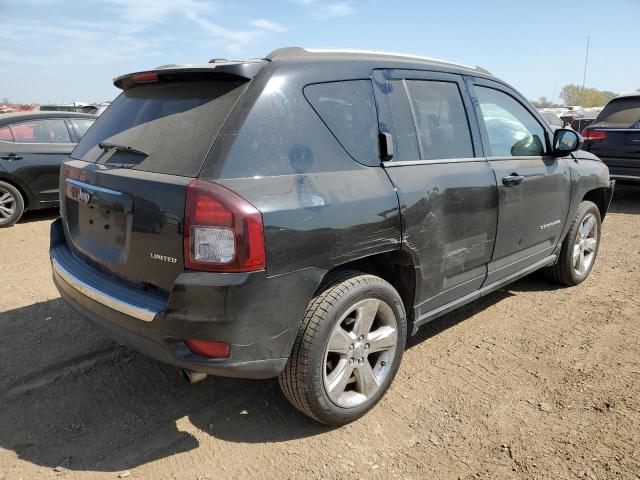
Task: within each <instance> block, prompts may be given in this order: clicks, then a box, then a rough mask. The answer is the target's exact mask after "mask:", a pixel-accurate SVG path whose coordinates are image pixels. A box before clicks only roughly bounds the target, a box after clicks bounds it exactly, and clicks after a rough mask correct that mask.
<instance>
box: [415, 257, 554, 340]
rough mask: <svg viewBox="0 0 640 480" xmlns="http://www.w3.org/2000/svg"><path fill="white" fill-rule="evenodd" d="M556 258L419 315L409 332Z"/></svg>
mask: <svg viewBox="0 0 640 480" xmlns="http://www.w3.org/2000/svg"><path fill="white" fill-rule="evenodd" d="M557 258H558V257H557V255H549V256H548V257H546V258H543V259H542V260H538V261H537V262H536V263H534V264H531V265H529V266H528V267H525V268H523V269H522V270H519V271H517V272H515V273H512V274H511V275H509V276H507V277H504V278H501V279H500V280H498V281H497V282H494V283H491V284H489V285H486V286H484V287H482V288H480V289H479V290H476V291H475V292H471V293H469V294H467V295H465V296H464V297H460V298H458V299H457V300H454V301H453V302H449V303H447V304H446V305H443V306H441V307H438V308H436V309H434V310H431V311H429V312H426V313H424V314H422V315H420V317H418V318H417V319H416V320H415V321H414V322H413V330H412V331H411V335H415V334H416V332H417V331H418V329H419V328H420V327H421V326H423V325H425V324H426V323H429V322H430V321H432V320H435V319H436V318H438V317H440V316H442V315H444V314H446V313H449V312H450V311H452V310H455V309H457V308H459V307H462V306H463V305H466V304H467V303H471V302H473V301H474V300H477V299H479V298H481V297H484V296H485V295H487V294H488V293H491V292H494V291H496V290H498V289H499V288H502V287H504V286H505V285H508V284H510V283H513V282H514V281H516V280H518V279H520V278H522V277H525V276H527V275H529V274H530V273H533V272H535V271H536V270H539V269H541V268H543V267H547V266H549V265H553V264H554V263H555V262H556V259H557Z"/></svg>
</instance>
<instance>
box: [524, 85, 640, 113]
mask: <svg viewBox="0 0 640 480" xmlns="http://www.w3.org/2000/svg"><path fill="white" fill-rule="evenodd" d="M638 91H640V88H639V89H638ZM616 95H618V94H617V93H615V92H610V91H609V90H598V89H597V88H582V87H580V86H579V85H574V84H573V83H570V84H568V85H565V86H564V87H562V90H560V95H559V96H560V98H561V99H562V101H563V103H562V104H558V103H555V102H553V101H551V100H549V99H548V98H547V97H540V98H539V99H538V100H532V101H531V103H532V104H533V106H534V107H536V108H553V107H563V106H566V105H580V106H582V107H603V106H605V105H606V104H607V103H608V102H609V100H611V99H612V98H614V97H615V96H616Z"/></svg>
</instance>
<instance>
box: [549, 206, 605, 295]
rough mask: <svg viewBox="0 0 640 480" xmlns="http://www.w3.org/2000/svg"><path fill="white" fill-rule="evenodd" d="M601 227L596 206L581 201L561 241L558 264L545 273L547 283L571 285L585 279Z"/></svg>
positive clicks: (595, 252) (593, 258) (594, 258)
mask: <svg viewBox="0 0 640 480" xmlns="http://www.w3.org/2000/svg"><path fill="white" fill-rule="evenodd" d="M601 225H602V220H601V219H600V210H598V207H597V206H596V204H595V203H593V202H589V201H584V202H582V203H581V204H580V205H579V206H578V210H577V211H576V214H575V216H574V218H573V223H572V224H571V227H570V228H569V232H567V236H566V237H565V239H564V242H562V249H561V250H560V258H559V259H558V263H556V264H555V265H552V266H551V267H549V268H547V269H546V270H545V273H546V274H547V276H548V277H549V278H550V279H551V280H553V281H555V282H558V283H564V284H565V285H569V286H573V285H578V284H579V283H582V282H583V281H584V280H585V279H586V278H587V277H588V276H589V273H590V272H591V269H592V268H593V264H594V262H595V260H596V255H597V254H598V247H599V246H600V230H601Z"/></svg>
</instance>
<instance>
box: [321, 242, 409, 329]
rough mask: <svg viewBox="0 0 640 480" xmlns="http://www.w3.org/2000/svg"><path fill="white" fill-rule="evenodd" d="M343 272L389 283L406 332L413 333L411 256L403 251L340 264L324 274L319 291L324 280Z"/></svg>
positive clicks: (394, 251) (379, 254)
mask: <svg viewBox="0 0 640 480" xmlns="http://www.w3.org/2000/svg"><path fill="white" fill-rule="evenodd" d="M343 270H357V271H359V272H362V273H368V274H371V275H376V276H378V277H380V278H382V279H383V280H386V281H387V282H389V283H390V284H391V285H392V286H393V288H395V289H396V291H397V292H398V294H399V295H400V298H402V303H403V305H404V309H405V312H406V314H407V332H412V331H413V320H414V318H415V315H414V308H413V307H414V304H415V296H416V278H417V276H416V267H415V264H414V262H413V258H412V257H411V255H410V254H409V253H408V252H406V251H404V250H393V251H391V252H385V253H378V254H375V255H371V256H368V257H363V258H359V259H358V260H354V261H351V262H348V263H344V264H341V265H339V266H336V267H335V268H333V269H331V270H329V271H327V272H326V274H325V276H324V277H323V279H322V281H321V282H320V287H319V289H322V288H323V286H324V284H325V279H326V278H327V277H329V276H330V275H334V274H335V273H336V272H340V271H343Z"/></svg>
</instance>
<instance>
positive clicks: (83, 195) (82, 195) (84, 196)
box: [78, 189, 91, 205]
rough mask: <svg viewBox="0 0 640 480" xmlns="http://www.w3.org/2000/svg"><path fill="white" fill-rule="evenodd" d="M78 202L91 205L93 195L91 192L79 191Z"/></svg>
mask: <svg viewBox="0 0 640 480" xmlns="http://www.w3.org/2000/svg"><path fill="white" fill-rule="evenodd" d="M78 201H79V202H82V203H84V204H86V205H89V202H90V201H91V194H90V193H89V192H86V191H84V190H82V189H80V190H79V191H78Z"/></svg>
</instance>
